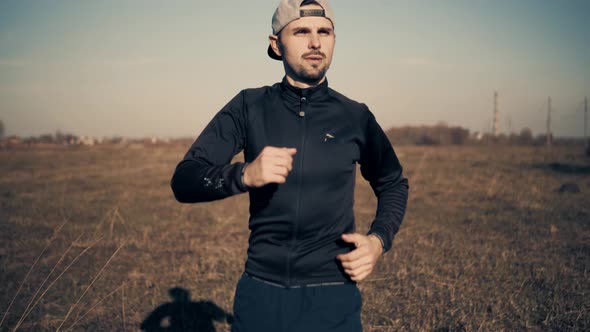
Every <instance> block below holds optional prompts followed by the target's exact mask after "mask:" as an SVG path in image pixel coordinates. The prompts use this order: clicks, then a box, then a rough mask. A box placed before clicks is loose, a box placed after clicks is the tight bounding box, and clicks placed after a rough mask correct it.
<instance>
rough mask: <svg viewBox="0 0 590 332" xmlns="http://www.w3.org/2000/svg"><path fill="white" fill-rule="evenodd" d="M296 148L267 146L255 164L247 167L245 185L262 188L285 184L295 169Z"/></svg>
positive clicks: (255, 160) (252, 163)
mask: <svg viewBox="0 0 590 332" xmlns="http://www.w3.org/2000/svg"><path fill="white" fill-rule="evenodd" d="M295 153H297V149H295V148H278V147H274V146H266V147H264V149H262V151H260V154H259V155H258V156H257V157H256V159H254V161H253V162H251V163H250V164H248V165H246V169H245V171H244V184H245V185H246V186H248V187H262V186H264V185H266V184H268V183H285V182H286V181H287V176H288V175H289V172H291V170H292V169H293V156H294V155H295Z"/></svg>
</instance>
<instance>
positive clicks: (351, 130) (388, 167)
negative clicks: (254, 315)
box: [171, 78, 408, 286]
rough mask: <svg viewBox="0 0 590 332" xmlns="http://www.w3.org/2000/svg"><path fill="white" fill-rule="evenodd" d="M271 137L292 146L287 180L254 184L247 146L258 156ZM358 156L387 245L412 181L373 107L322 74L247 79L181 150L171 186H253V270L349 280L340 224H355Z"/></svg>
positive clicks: (290, 279)
mask: <svg viewBox="0 0 590 332" xmlns="http://www.w3.org/2000/svg"><path fill="white" fill-rule="evenodd" d="M265 146H275V147H295V148H297V154H295V156H294V157H293V170H292V171H291V172H290V173H289V175H288V177H287V182H286V183H284V184H268V185H266V186H264V187H261V188H247V187H246V186H245V185H244V184H243V183H242V180H241V172H242V169H243V167H244V165H245V163H241V162H236V163H234V164H230V162H231V160H232V158H233V157H234V156H235V155H236V154H237V153H239V152H240V151H242V150H243V151H244V156H245V162H252V161H253V160H254V159H255V158H256V157H257V156H258V154H259V153H260V151H261V150H262V149H263V148H264V147H265ZM356 162H358V163H359V164H360V165H361V167H360V169H361V174H362V175H363V177H364V178H365V179H367V180H368V181H369V183H370V185H371V187H372V188H373V191H374V192H375V195H376V196H377V197H378V207H377V213H376V217H375V219H374V221H373V223H372V225H371V229H370V231H369V233H375V234H376V235H378V236H379V237H380V238H381V239H382V240H383V243H384V250H385V251H387V250H389V249H390V248H391V242H392V240H393V237H394V235H395V233H396V232H397V231H398V229H399V227H400V224H401V222H402V219H403V216H404V212H405V208H406V203H407V197H408V181H407V179H406V178H405V177H404V176H403V175H402V166H401V165H400V163H399V161H398V158H397V156H396V154H395V152H394V150H393V148H392V147H391V144H390V142H389V140H388V139H387V137H386V136H385V134H384V132H383V130H382V129H381V127H380V126H379V125H378V124H377V122H376V120H375V117H374V116H373V114H372V113H371V112H370V111H369V109H368V108H367V106H365V105H364V104H360V103H357V102H355V101H353V100H350V99H348V98H346V97H345V96H343V95H341V94H339V93H338V92H336V91H334V90H332V89H330V88H328V82H327V80H325V81H324V82H323V83H322V84H320V85H318V86H316V87H313V88H309V89H299V88H296V87H293V86H291V85H290V84H289V83H288V82H287V80H286V78H284V79H283V81H282V82H281V83H276V84H274V85H273V86H270V87H268V86H266V87H262V88H257V89H247V90H243V91H241V92H240V93H239V94H238V95H237V96H235V97H234V98H233V99H232V100H231V101H230V102H229V103H228V104H227V105H225V107H223V109H222V110H221V111H220V112H219V113H217V115H215V117H214V118H213V120H211V122H210V123H209V124H208V125H207V127H206V128H205V129H204V130H203V132H202V133H201V134H200V135H199V137H198V138H197V140H196V141H195V142H194V143H193V145H192V146H191V148H190V149H189V151H188V152H187V154H186V155H185V157H184V159H183V160H182V161H181V162H180V163H179V164H178V166H177V167H176V170H175V172H174V175H173V177H172V181H171V186H172V190H173V192H174V195H175V197H176V199H177V200H178V201H179V202H183V203H193V202H205V201H212V200H217V199H222V198H225V197H228V196H230V195H234V194H239V193H243V192H249V194H250V221H249V228H250V231H251V232H250V239H249V247H248V260H247V262H246V272H248V273H249V274H251V275H254V276H257V277H259V278H263V279H266V280H269V281H271V282H275V283H278V284H281V285H284V286H293V285H301V284H312V283H324V282H339V281H346V280H350V279H349V278H348V276H347V275H346V273H345V272H344V271H343V269H342V267H341V265H340V263H339V261H338V260H337V259H336V255H338V254H340V253H344V252H349V251H350V250H351V249H352V248H351V246H350V245H349V244H347V243H345V242H343V241H342V240H341V238H340V236H341V235H342V234H343V233H352V232H354V231H355V223H354V214H353V199H354V187H355V172H356Z"/></svg>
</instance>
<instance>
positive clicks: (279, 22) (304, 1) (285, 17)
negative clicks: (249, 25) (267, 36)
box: [267, 0, 334, 60]
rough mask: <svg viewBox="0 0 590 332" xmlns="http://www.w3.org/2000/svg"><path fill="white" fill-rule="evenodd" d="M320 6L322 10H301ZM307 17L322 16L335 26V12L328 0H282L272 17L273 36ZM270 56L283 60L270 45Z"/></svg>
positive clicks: (268, 50) (268, 51)
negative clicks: (307, 6) (304, 7)
mask: <svg viewBox="0 0 590 332" xmlns="http://www.w3.org/2000/svg"><path fill="white" fill-rule="evenodd" d="M310 4H318V5H320V6H321V7H322V9H301V6H305V5H310ZM305 16H321V17H325V18H327V19H329V20H330V21H331V22H332V26H334V12H333V11H332V8H330V6H329V5H328V2H327V1H326V0H281V2H280V3H279V6H278V7H277V9H276V10H275V13H274V15H273V16H272V34H273V35H275V36H276V35H278V34H279V33H280V32H281V30H283V28H284V27H285V26H287V24H289V23H291V22H293V21H295V20H297V19H299V18H301V17H305ZM267 53H268V56H270V57H271V58H273V59H275V60H282V59H283V58H282V57H281V56H279V55H278V54H276V53H275V52H274V51H273V50H272V48H271V47H270V45H269V46H268V49H267Z"/></svg>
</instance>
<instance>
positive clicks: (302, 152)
mask: <svg viewBox="0 0 590 332" xmlns="http://www.w3.org/2000/svg"><path fill="white" fill-rule="evenodd" d="M300 101H301V104H300V111H299V114H298V116H299V119H300V121H301V125H302V130H301V149H300V150H299V151H297V154H299V155H300V158H299V170H298V172H297V175H298V176H297V203H296V204H297V205H296V210H295V223H294V225H293V234H292V235H291V250H290V251H289V254H288V255H287V287H290V286H291V258H292V256H294V255H295V253H294V251H295V243H296V241H297V226H298V224H299V221H300V220H299V219H300V218H301V212H300V210H301V183H302V182H303V156H305V136H306V135H307V133H306V124H305V109H306V106H307V99H306V98H305V97H301V99H300ZM295 281H297V280H295Z"/></svg>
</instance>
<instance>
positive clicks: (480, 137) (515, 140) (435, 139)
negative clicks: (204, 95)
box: [386, 123, 583, 145]
mask: <svg viewBox="0 0 590 332" xmlns="http://www.w3.org/2000/svg"><path fill="white" fill-rule="evenodd" d="M386 135H387V137H388V138H389V140H390V141H391V142H392V143H393V144H396V145H463V144H510V145H544V144H545V143H546V141H547V136H546V135H545V134H540V135H537V136H533V132H532V131H531V129H529V128H523V129H522V130H521V131H520V133H510V134H499V135H496V136H494V135H492V134H491V133H479V132H473V133H471V132H470V131H469V129H466V128H463V127H461V126H449V125H447V124H446V123H439V124H436V125H433V126H426V125H423V126H404V127H397V128H391V129H389V130H387V131H386ZM550 139H551V141H552V142H553V143H554V144H579V143H583V140H580V139H575V138H554V137H550Z"/></svg>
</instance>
